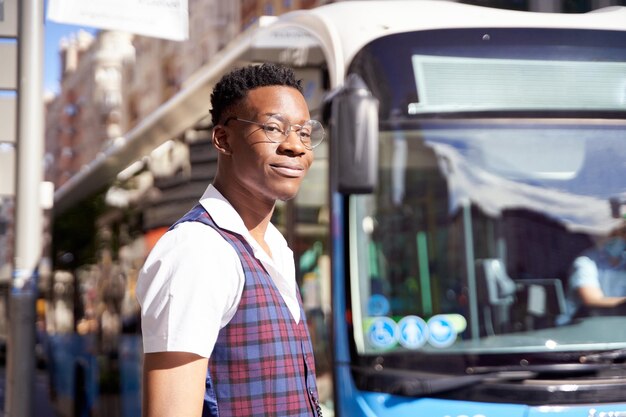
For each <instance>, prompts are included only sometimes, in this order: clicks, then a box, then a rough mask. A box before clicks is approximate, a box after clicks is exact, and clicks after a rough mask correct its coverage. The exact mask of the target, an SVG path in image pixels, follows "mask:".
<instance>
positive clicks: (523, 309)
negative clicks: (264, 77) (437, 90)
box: [351, 121, 626, 352]
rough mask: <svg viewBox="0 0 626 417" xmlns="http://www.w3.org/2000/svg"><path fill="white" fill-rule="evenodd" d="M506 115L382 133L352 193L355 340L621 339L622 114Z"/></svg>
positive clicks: (484, 344)
mask: <svg viewBox="0 0 626 417" xmlns="http://www.w3.org/2000/svg"><path fill="white" fill-rule="evenodd" d="M516 123H517V124H516V125H510V126H503V125H502V124H497V125H496V124H494V123H491V124H490V123H489V122H488V121H484V122H480V123H474V124H472V125H471V126H467V125H464V126H462V127H460V126H457V125H454V124H453V123H451V122H448V123H447V124H444V123H432V125H425V126H422V130H407V131H400V130H396V131H392V132H388V133H385V134H383V135H382V137H381V155H380V164H381V171H380V185H379V187H378V190H377V192H376V194H374V195H371V196H355V197H352V200H351V214H352V218H353V219H354V221H353V227H352V229H351V233H353V235H354V237H355V238H354V239H352V242H354V244H353V248H352V251H353V252H355V253H356V254H357V259H358V261H357V262H356V263H355V264H354V268H355V269H356V275H354V274H353V276H358V280H354V281H353V283H352V286H353V291H352V297H353V300H352V302H353V306H356V308H355V312H354V313H355V314H354V315H355V318H354V320H355V335H354V336H355V341H356V343H357V348H358V349H359V351H361V352H370V351H372V352H374V351H381V350H382V351H384V350H389V349H415V350H422V351H439V350H441V349H448V350H461V351H463V350H472V351H481V352H511V351H516V350H529V349H531V350H532V349H536V350H537V351H542V350H546V349H549V350H554V349H557V350H558V349H564V350H572V349H576V348H582V346H581V345H585V346H584V347H585V348H590V346H589V345H588V343H591V341H593V343H600V344H602V345H603V346H604V347H606V346H613V345H616V346H622V345H624V343H625V342H624V341H625V340H626V331H625V330H620V329H624V328H625V326H624V324H626V320H625V319H623V318H622V317H623V316H624V314H623V312H626V309H625V308H624V307H623V303H622V301H624V300H626V298H624V297H626V252H624V250H625V247H626V244H625V243H624V242H625V240H624V239H625V238H626V226H625V220H624V217H623V213H624V211H625V208H624V201H623V199H624V191H625V190H626V177H624V175H623V169H624V165H623V164H624V163H623V161H625V160H626V142H625V141H624V140H623V138H624V137H625V134H626V127H620V128H616V127H611V128H606V127H603V128H598V127H593V126H586V125H585V126H579V125H576V126H573V125H565V126H559V125H556V124H554V123H553V124H548V123H546V124H545V125H543V126H542V125H541V122H537V121H533V123H527V124H524V123H519V122H516ZM615 320H617V321H618V323H613V322H614V321H615Z"/></svg>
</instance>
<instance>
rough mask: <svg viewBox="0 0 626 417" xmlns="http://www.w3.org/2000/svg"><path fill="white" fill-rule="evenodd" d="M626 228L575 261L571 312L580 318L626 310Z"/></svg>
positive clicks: (571, 290) (601, 241) (571, 289)
mask: <svg viewBox="0 0 626 417" xmlns="http://www.w3.org/2000/svg"><path fill="white" fill-rule="evenodd" d="M625 250H626V227H621V228H618V229H616V230H615V231H613V232H612V233H611V234H610V235H609V236H608V237H606V238H604V239H602V240H600V241H599V245H598V246H597V247H595V248H592V249H590V250H588V251H586V252H585V253H583V254H582V255H581V256H579V257H578V258H576V259H575V260H574V264H573V268H572V269H573V272H572V275H571V276H570V279H569V290H570V294H569V299H568V303H569V309H568V310H569V311H570V312H571V313H574V314H575V316H577V317H583V316H589V315H615V314H624V312H626V304H624V303H625V302H626V252H625Z"/></svg>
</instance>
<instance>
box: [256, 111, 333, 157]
mask: <svg viewBox="0 0 626 417" xmlns="http://www.w3.org/2000/svg"><path fill="white" fill-rule="evenodd" d="M289 126H291V125H290V124H289V122H287V120H285V118H284V117H283V116H282V115H280V114H274V115H272V116H270V117H269V118H268V119H267V121H266V122H265V124H264V125H263V130H265V134H266V135H267V138H268V139H269V140H271V141H272V142H276V143H280V142H283V141H284V140H285V139H286V135H285V132H287V129H288V128H289ZM296 126H297V127H296ZM291 129H293V130H295V131H296V134H297V135H298V137H299V138H300V140H301V141H302V143H303V144H304V146H306V147H307V148H309V149H312V148H315V147H316V146H317V145H319V144H320V143H322V141H323V140H324V127H323V126H322V124H321V123H320V122H318V121H317V120H309V121H308V122H306V123H304V125H302V126H299V125H293V126H291ZM291 129H290V130H291Z"/></svg>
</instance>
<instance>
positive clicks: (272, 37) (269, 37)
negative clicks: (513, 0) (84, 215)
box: [55, 0, 626, 213]
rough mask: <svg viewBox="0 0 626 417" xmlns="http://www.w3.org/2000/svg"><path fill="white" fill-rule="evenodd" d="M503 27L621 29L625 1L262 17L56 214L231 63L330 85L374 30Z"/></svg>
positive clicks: (81, 179) (204, 103)
mask: <svg viewBox="0 0 626 417" xmlns="http://www.w3.org/2000/svg"><path fill="white" fill-rule="evenodd" d="M268 22H269V23H268ZM504 27H510V28H524V27H526V28H576V29H600V30H619V31H626V7H610V8H605V9H600V10H598V11H595V12H591V13H584V14H554V13H533V12H520V11H510V10H503V9H493V8H485V7H479V6H471V5H465V4H459V3H454V2H451V1H442V0H439V1H437V0H432V1H428V0H412V1H409V0H407V1H401V0H396V1H343V2H338V3H333V4H329V5H326V6H322V7H319V8H316V9H311V10H298V11H293V12H290V13H287V14H285V15H283V16H281V17H278V18H271V19H261V21H260V24H259V26H258V27H254V28H251V29H250V30H248V31H246V32H244V33H243V34H241V35H240V36H238V37H237V38H236V39H235V40H233V42H231V43H230V44H229V45H228V46H227V47H226V48H224V49H223V50H222V51H220V52H219V53H218V54H217V55H216V56H215V57H213V59H211V60H210V62H209V63H208V64H207V65H205V66H204V67H202V68H200V69H199V70H198V71H197V72H196V74H195V75H194V76H192V77H191V79H189V80H187V81H186V82H185V83H184V85H183V88H182V89H181V91H180V92H179V93H177V94H176V95H175V96H174V97H172V98H171V99H170V100H169V101H167V102H166V103H164V104H163V105H161V106H160V107H159V108H158V109H156V110H155V111H154V112H153V113H152V114H150V115H149V116H148V117H146V118H145V119H143V120H142V121H141V122H140V123H139V124H138V125H137V126H135V127H134V128H133V129H131V130H130V131H129V132H127V133H126V134H125V135H124V136H122V137H120V138H118V140H115V141H113V145H112V146H111V147H109V148H107V149H105V150H103V151H102V152H100V154H99V155H98V157H97V158H96V159H94V160H93V161H91V162H90V163H89V164H88V165H86V166H84V167H83V168H82V169H81V171H80V172H79V173H77V174H76V175H74V176H73V177H72V178H71V179H70V180H69V181H68V182H67V183H65V184H64V185H63V186H62V187H60V188H59V189H58V190H57V192H56V193H55V213H59V212H61V211H63V210H64V209H66V208H68V207H70V206H71V205H72V204H75V203H76V202H78V201H80V200H81V199H82V198H85V197H87V196H88V195H90V194H91V193H93V192H95V191H96V190H98V189H100V188H102V187H104V186H106V185H107V184H109V183H111V182H112V180H113V179H114V178H115V176H116V175H117V174H118V173H119V172H120V171H122V170H123V169H124V168H126V167H127V166H129V165H131V164H132V163H133V162H135V161H137V160H139V159H141V158H143V157H144V156H146V155H148V154H149V153H150V152H151V151H152V150H153V149H155V148H156V147H158V146H159V145H160V144H162V143H164V142H165V141H167V140H169V139H172V138H175V137H177V136H179V135H180V134H182V133H183V132H184V131H185V130H186V129H188V128H190V127H191V126H193V125H194V124H195V123H197V122H198V121H199V120H201V119H202V118H203V117H205V116H206V115H207V114H208V108H209V97H210V94H211V90H212V87H213V85H214V84H215V83H216V82H217V81H218V80H219V78H220V77H221V76H222V74H224V73H225V72H226V71H228V70H229V69H231V68H233V67H235V66H240V65H242V64H243V63H245V62H260V61H265V60H274V59H278V60H279V61H281V62H284V63H287V64H294V65H296V66H300V65H310V64H311V63H316V62H317V61H320V62H321V60H326V61H327V62H328V65H327V68H328V71H329V77H330V84H331V87H337V86H339V85H341V84H342V82H343V77H344V75H345V68H346V67H347V65H348V64H349V62H350V61H351V60H352V58H353V57H354V55H355V54H356V53H357V52H358V51H359V50H360V49H361V48H362V47H363V46H364V45H366V44H367V43H369V42H370V41H372V40H374V39H376V38H379V37H381V36H385V35H389V34H393V33H400V32H407V31H417V30H431V29H456V28H504ZM316 60H317V61H316ZM318 63H319V62H318Z"/></svg>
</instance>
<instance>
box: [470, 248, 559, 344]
mask: <svg viewBox="0 0 626 417" xmlns="http://www.w3.org/2000/svg"><path fill="white" fill-rule="evenodd" d="M476 272H477V273H476V281H477V292H478V303H479V306H481V308H482V310H483V311H482V320H483V321H484V328H485V333H486V334H487V335H493V334H498V333H505V332H511V331H514V330H516V328H514V327H519V329H520V330H521V329H526V330H531V329H536V328H543V327H552V326H554V325H555V321H556V319H557V317H558V316H560V315H561V314H563V313H565V309H566V307H565V292H564V290H563V283H562V282H561V280H560V279H558V278H527V279H523V278H522V279H512V278H511V277H510V276H509V275H508V273H507V271H506V267H505V265H504V262H503V261H502V260H501V259H497V258H487V259H478V260H477V261H476ZM514 309H515V313H516V314H515V319H519V326H516V325H515V324H514V322H516V320H512V310H514Z"/></svg>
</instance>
